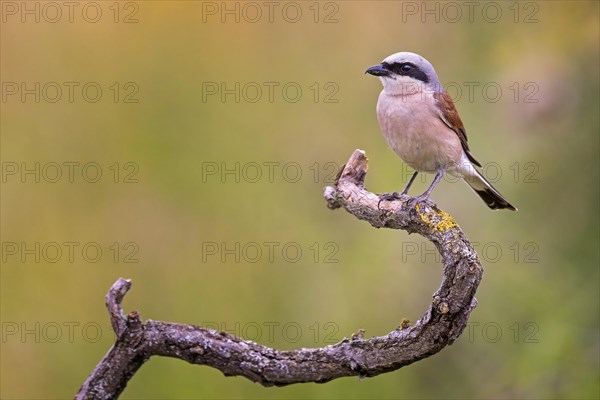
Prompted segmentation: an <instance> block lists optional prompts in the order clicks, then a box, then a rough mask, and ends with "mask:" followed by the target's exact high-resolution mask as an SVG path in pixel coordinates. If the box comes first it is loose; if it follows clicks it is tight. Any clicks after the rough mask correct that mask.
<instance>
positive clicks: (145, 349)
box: [77, 150, 483, 399]
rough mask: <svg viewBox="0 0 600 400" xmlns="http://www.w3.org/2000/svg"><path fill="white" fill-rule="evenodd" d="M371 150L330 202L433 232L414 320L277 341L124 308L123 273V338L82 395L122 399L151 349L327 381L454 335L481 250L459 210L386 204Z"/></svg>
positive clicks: (281, 378)
mask: <svg viewBox="0 0 600 400" xmlns="http://www.w3.org/2000/svg"><path fill="white" fill-rule="evenodd" d="M366 173H367V158H366V156H365V153H364V152H363V151H361V150H355V151H354V153H353V154H352V156H351V157H350V159H349V160H348V162H347V163H346V165H345V166H344V168H342V170H341V171H340V173H339V176H338V179H337V180H336V183H335V186H334V187H327V188H325V198H326V199H327V202H328V206H329V207H330V208H332V209H335V208H339V207H343V208H345V209H346V210H347V211H348V212H349V213H351V214H353V215H354V216H356V217H357V218H359V219H362V220H365V221H368V222H369V223H370V224H371V225H373V226H374V227H377V228H380V227H386V228H392V229H402V230H405V231H407V232H409V233H412V232H416V233H419V234H420V235H422V236H424V237H426V238H427V239H429V240H431V241H432V242H433V243H434V244H435V246H436V247H437V249H438V251H439V252H440V254H441V256H442V263H443V267H444V276H443V279H442V283H441V286H440V288H439V289H438V290H437V291H436V292H435V293H434V295H433V301H432V304H431V306H430V307H429V309H428V310H427V311H426V312H425V314H424V315H423V316H422V317H421V319H419V321H417V322H416V323H415V325H414V326H410V327H408V326H407V325H408V324H405V323H403V324H402V326H401V327H398V328H397V329H396V330H394V331H392V332H390V333H388V334H387V335H385V336H380V337H373V338H371V339H368V340H367V339H363V338H362V334H357V335H353V337H352V338H351V339H348V338H344V340H342V341H341V342H340V343H337V344H334V345H331V346H326V347H322V348H309V349H306V348H302V349H298V350H291V351H280V350H275V349H272V348H269V347H266V346H263V345H260V344H257V343H254V342H252V341H249V340H243V339H241V338H238V337H235V336H232V335H230V334H228V333H226V332H218V331H215V330H211V329H205V328H201V327H197V326H193V325H183V324H176V323H171V322H160V321H152V320H147V321H146V322H145V323H143V322H142V320H141V317H140V315H139V314H138V313H137V312H136V311H133V312H131V313H129V315H128V316H127V317H125V316H124V314H123V310H122V308H121V305H120V304H121V301H122V299H123V296H124V295H125V293H126V292H127V291H128V290H129V288H130V286H131V282H130V281H128V280H125V279H122V278H121V279H119V280H118V281H117V282H116V283H115V284H114V285H113V286H112V288H111V289H110V291H109V292H108V295H107V296H106V300H107V307H108V310H109V314H110V317H111V322H112V326H113V329H114V330H115V333H116V334H117V341H116V343H115V344H114V345H113V347H112V348H111V349H110V350H109V351H108V353H107V354H106V355H105V356H104V358H103V359H102V360H101V361H100V363H99V364H98V366H97V367H96V368H95V369H94V371H93V372H92V374H91V375H90V376H89V377H88V379H87V380H86V382H85V383H84V384H83V386H82V387H81V388H80V390H79V393H78V394H77V398H78V399H89V398H94V399H111V398H116V397H117V396H118V395H119V394H120V393H121V392H122V391H123V390H124V389H125V386H126V385H127V382H128V380H129V379H130V378H131V377H132V376H133V375H134V374H135V372H136V371H137V369H138V368H139V367H141V365H142V364H143V363H144V362H146V361H147V360H148V359H149V358H150V357H151V356H154V355H159V356H165V357H173V358H179V359H182V360H185V361H188V362H190V363H192V364H200V365H208V366H211V367H213V368H217V369H219V370H220V371H222V372H223V374H225V376H233V375H239V376H244V377H246V378H248V379H250V380H251V381H253V382H258V383H260V384H262V385H264V386H274V385H275V386H284V385H289V384H293V383H302V382H318V383H324V382H327V381H330V380H332V379H336V378H339V377H344V376H353V375H359V376H375V375H379V374H382V373H385V372H389V371H393V370H396V369H399V368H401V367H403V366H405V365H409V364H411V363H413V362H415V361H419V360H421V359H423V358H426V357H429V356H430V355H433V354H435V353H437V352H438V351H440V350H441V349H443V348H444V347H445V346H447V345H449V344H452V343H453V342H454V340H456V339H457V338H458V337H459V336H460V334H461V333H462V332H463V330H464V328H465V327H466V325H467V319H468V317H469V314H470V313H471V311H472V310H473V309H474V308H475V306H476V305H477V301H476V299H475V297H474V296H475V291H476V289H477V286H478V285H479V282H480V281H481V276H482V273H483V269H482V267H481V264H480V263H479V261H478V258H477V254H476V253H475V251H474V250H473V247H472V246H471V244H470V243H469V242H468V241H467V239H466V237H465V235H464V234H463V233H462V231H461V230H460V228H459V227H458V225H457V224H456V222H455V221H454V219H453V218H452V217H451V216H450V215H448V214H446V213H445V212H444V211H441V210H440V209H438V208H437V207H436V206H435V205H434V204H433V203H432V202H430V201H423V202H419V203H416V204H415V206H414V208H412V207H410V206H409V202H408V201H407V200H408V199H409V197H405V198H404V197H403V198H402V199H400V200H394V201H389V202H387V201H386V202H383V203H381V209H379V208H378V202H379V197H378V196H377V195H375V194H373V193H370V192H368V191H367V190H366V189H365V187H364V178H365V175H366Z"/></svg>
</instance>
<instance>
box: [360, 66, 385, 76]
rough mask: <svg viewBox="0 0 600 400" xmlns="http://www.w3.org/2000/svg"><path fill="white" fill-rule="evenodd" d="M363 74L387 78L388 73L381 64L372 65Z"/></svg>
mask: <svg viewBox="0 0 600 400" xmlns="http://www.w3.org/2000/svg"><path fill="white" fill-rule="evenodd" d="M365 74H370V75H374V76H388V75H389V74H390V71H389V70H387V69H385V67H384V66H383V65H381V64H377V65H373V66H372V67H371V68H369V69H368V70H366V71H365Z"/></svg>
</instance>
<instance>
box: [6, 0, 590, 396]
mask: <svg viewBox="0 0 600 400" xmlns="http://www.w3.org/2000/svg"><path fill="white" fill-rule="evenodd" d="M53 4H54V5H52V4H50V3H45V2H26V3H22V2H8V1H3V2H2V27H1V40H0V44H1V80H2V96H3V97H2V102H1V104H0V105H1V107H2V110H1V125H0V126H1V133H2V137H1V158H2V192H1V206H2V212H1V217H2V221H1V235H2V238H1V240H2V267H1V278H2V279H1V282H2V283H1V289H2V294H1V300H2V302H1V307H0V310H1V320H2V343H1V345H2V349H1V350H2V351H1V381H0V383H1V388H2V389H1V396H2V398H6V399H47V398H53V399H56V398H70V397H71V396H73V394H74V393H75V392H76V391H77V390H78V388H79V387H80V385H81V384H82V382H83V381H84V380H85V379H86V377H87V375H88V374H89V373H90V372H91V371H92V369H93V368H94V366H95V365H96V363H97V362H98V361H99V360H100V359H101V358H102V356H103V355H104V354H105V353H106V351H107V350H108V349H109V348H110V346H111V344H112V343H113V341H114V336H113V334H112V331H111V329H110V324H109V321H108V317H107V313H106V311H105V307H104V295H105V293H106V291H107V290H108V288H109V287H110V286H111V285H112V283H113V282H114V281H115V280H116V279H117V278H118V277H126V278H131V279H132V280H133V288H132V289H131V291H130V293H129V294H128V295H127V297H126V299H125V302H124V307H125V309H126V310H131V309H137V310H139V311H140V313H141V315H142V317H143V318H152V319H157V320H167V321H176V322H182V323H189V324H196V325H204V326H207V327H210V328H215V329H219V330H228V331H230V332H232V333H235V334H238V335H242V336H245V337H246V338H248V339H253V340H256V341H257V342H259V343H262V344H265V345H269V346H273V347H276V348H282V349H293V348H297V347H314V346H323V345H326V344H329V343H334V342H337V341H339V340H341V339H342V338H344V337H345V336H350V335H351V334H352V333H353V332H355V331H357V330H358V329H359V328H364V329H365V330H366V336H368V337H370V336H373V335H383V334H385V333H387V332H389V331H391V330H393V329H394V328H396V326H397V325H398V324H399V323H400V321H401V319H402V318H408V319H410V320H411V321H416V320H417V319H418V318H419V317H420V316H421V315H422V314H423V312H424V311H425V310H426V308H427V306H428V304H429V302H430V301H431V294H432V293H433V292H434V291H435V289H436V288H437V286H438V284H439V281H440V277H441V270H440V265H439V260H438V259H437V257H436V255H435V251H434V248H433V246H432V245H431V244H429V243H427V242H425V241H423V240H421V238H419V237H417V236H415V235H411V236H409V235H407V234H406V233H405V232H400V231H390V230H376V229H373V228H371V227H370V226H369V225H368V224H366V223H364V222H361V221H358V220H356V219H355V218H354V217H352V216H350V215H348V214H347V213H345V212H344V211H341V210H337V211H335V212H332V211H330V210H328V209H327V207H326V204H325V201H324V200H323V198H322V189H323V187H324V186H325V185H326V184H328V183H330V181H331V178H332V176H333V174H334V173H335V172H336V171H337V167H338V166H340V165H341V164H343V163H344V162H345V161H346V160H347V158H348V157H349V155H350V154H351V152H352V151H353V150H354V149H355V148H361V149H364V150H366V151H367V155H368V156H369V159H370V164H369V167H370V169H369V174H368V176H367V181H366V184H367V187H368V188H369V189H370V190H372V191H375V192H379V193H381V192H390V191H394V190H398V189H401V188H402V187H403V185H404V184H405V182H406V180H407V178H408V177H409V175H410V171H409V170H408V168H407V167H405V166H404V165H403V163H402V162H401V161H400V160H399V159H398V158H397V157H396V155H395V154H394V153H393V152H392V151H391V150H390V149H389V148H387V146H386V144H385V142H384V140H383V138H382V137H381V135H380V133H379V128H378V125H377V120H376V116H375V104H376V101H377V96H378V94H379V92H380V90H381V85H380V83H379V82H378V80H377V79H375V78H374V77H371V76H368V75H364V71H365V69H366V68H367V67H369V66H371V65H373V64H376V63H378V62H380V61H381V60H382V59H383V58H384V57H386V56H388V55H389V54H391V53H395V52H397V51H414V52H418V53H420V54H421V55H423V56H424V57H426V58H427V59H429V60H430V61H431V62H432V64H433V65H434V66H435V67H436V69H437V72H438V75H439V76H440V79H441V81H442V82H443V83H444V84H446V85H447V87H448V92H449V93H450V94H451V95H452V96H453V97H454V98H455V100H456V105H457V108H458V109H459V111H460V113H461V116H462V119H463V122H464V123H465V125H466V127H467V131H468V134H469V140H470V142H469V143H470V145H471V148H472V150H473V154H474V155H475V156H476V157H477V158H478V159H479V160H480V161H482V162H483V163H485V167H486V168H485V169H484V173H485V174H486V175H488V177H490V179H492V180H493V182H494V184H495V186H496V187H498V188H499V189H500V190H501V192H502V193H503V194H504V195H506V197H507V198H508V199H510V201H511V202H513V203H514V204H515V205H516V206H517V207H518V208H519V212H517V213H511V212H491V211H490V210H488V209H487V207H486V206H485V205H484V204H483V203H482V202H481V201H480V200H479V199H478V198H477V196H475V195H474V194H473V193H472V192H471V191H470V190H469V189H467V187H466V186H465V185H464V184H463V183H460V182H459V183H453V182H450V181H449V180H446V182H443V183H442V184H440V185H439V186H438V187H437V188H436V190H435V191H434V193H433V196H432V197H433V199H434V200H435V201H437V202H438V204H439V205H440V206H441V207H442V208H443V209H445V210H446V211H448V212H450V213H451V214H452V215H453V216H454V217H455V218H456V219H457V221H458V222H459V224H460V226H461V227H462V228H463V230H464V231H465V232H466V234H467V235H468V237H469V238H470V239H471V241H472V242H473V243H474V244H475V246H476V248H477V250H478V251H479V252H480V256H481V259H482V263H483V265H484V268H485V274H484V279H483V281H482V283H481V286H480V288H479V291H478V293H477V298H478V300H479V306H478V307H477V309H476V310H475V311H474V313H473V314H472V317H471V320H470V325H469V327H468V329H467V330H466V331H465V333H464V334H463V336H462V337H461V339H460V340H459V341H458V342H456V343H455V344H454V345H452V346H450V347H448V348H447V349H445V350H444V351H442V352H441V353H439V354H437V355H435V356H433V357H430V358H428V359H426V360H423V361H421V362H418V363H416V364H413V365H411V366H409V367H406V368H403V369H401V370H399V371H396V372H392V373H388V374H385V375H382V376H378V377H375V378H369V379H363V380H359V379H357V378H344V379H338V380H335V381H333V382H330V383H327V384H323V385H317V384H305V385H293V386H290V387H284V388H263V387H261V386H260V385H257V384H253V383H251V382H249V381H248V380H246V379H244V378H239V377H238V378H226V377H224V376H222V374H221V373H220V372H218V371H217V370H214V369H211V368H208V367H202V366H192V365H189V364H186V363H184V362H182V361H179V360H173V359H166V358H153V359H152V360H150V362H148V363H147V364H145V365H144V366H143V367H142V368H141V370H140V371H139V372H138V373H137V374H136V375H135V377H134V378H133V379H132V380H131V382H130V384H129V386H128V387H127V389H126V391H125V392H124V393H123V398H129V399H134V398H135V399H150V398H153V399H167V398H168V399H184V398H185V399H192V398H214V399H225V398H256V399H258V398H261V399H263V398H290V399H296V398H307V397H310V398H356V399H361V398H411V399H420V398H440V399H442V398H443V399H449V398H457V399H458V398H460V399H465V398H473V399H559V398H560V399H571V398H577V399H588V398H598V397H599V396H600V394H599V357H600V346H599V317H598V315H599V312H598V311H599V295H598V293H599V276H598V265H599V259H598V239H599V237H598V236H599V235H598V225H599V217H598V204H599V193H598V182H599V176H598V175H599V165H598V154H599V140H598V137H599V136H598V132H599V121H598V120H599V112H598V111H599V101H598V99H599V80H600V79H599V39H598V38H599V5H598V4H599V3H598V2H595V1H551V2H550V1H548V2H521V3H515V2H492V3H488V2H474V3H472V4H474V5H472V6H469V5H465V4H464V3H461V2H454V3H443V2H442V3H440V2H427V3H422V2H394V1H334V2H313V1H310V2H296V3H292V4H291V5H290V4H288V2H275V3H274V5H273V6H272V7H273V8H272V9H271V10H272V13H271V14H269V10H270V9H269V7H271V6H268V5H266V4H265V3H264V2H254V3H247V2H227V3H222V2H194V1H138V2H117V3H115V2H112V1H111V2H102V1H100V2H97V3H93V5H92V6H86V3H79V2H76V4H75V6H73V7H74V8H73V9H72V13H71V14H70V11H69V10H70V9H69V8H68V7H67V6H64V5H61V3H60V2H58V3H53ZM56 4H58V8H57V6H56ZM26 7H27V9H29V10H34V11H33V14H28V13H27V12H26ZM469 7H473V8H469ZM36 10H37V11H36ZM57 10H58V11H60V15H59V14H57V12H58V11H57ZM98 10H99V12H100V14H98ZM228 10H229V11H231V12H230V13H228ZM257 12H260V15H259V14H257ZM36 19H39V21H36ZM236 19H237V21H236ZM36 83H37V84H39V88H38V87H37V86H36ZM236 83H239V89H236ZM23 85H24V86H23ZM222 85H224V86H222ZM57 87H58V88H61V89H62V90H61V92H60V93H59V92H58V91H57ZM70 87H71V88H73V92H72V93H69V88H70ZM257 87H258V88H260V89H261V92H258V91H257ZM98 88H100V90H101V96H98V95H97V94H96V91H97V89H98ZM269 88H272V92H270V89H269ZM298 88H299V89H300V91H301V92H300V91H298ZM469 88H472V90H471V89H469ZM28 90H29V92H28ZM223 90H225V91H226V92H225V93H223ZM215 91H216V93H215ZM227 91H228V92H227ZM28 93H29V94H28ZM36 96H38V97H39V98H37V99H36ZM236 96H237V98H236ZM36 163H37V164H36ZM77 163H78V164H77ZM57 165H58V169H57ZM70 165H71V166H72V167H69V166H70ZM84 167H85V168H84ZM69 168H73V169H72V175H70V174H69V172H70V171H71V170H70V169H69ZM27 170H33V171H34V172H32V173H27ZM36 170H37V171H38V172H37V174H39V176H36V172H35V171H36ZM98 171H100V172H101V173H102V176H101V177H100V178H98V181H97V182H95V183H92V182H89V181H94V180H96V179H97V178H96V174H97V172H98ZM57 172H60V174H61V175H60V176H58V177H57V175H56V174H57ZM430 181H431V176H430V177H428V180H426V181H418V182H417V184H416V186H414V189H413V191H412V192H411V193H420V191H422V190H424V189H425V188H426V187H427V185H428V184H429V182H430ZM36 246H37V247H36ZM70 249H72V253H70ZM98 249H100V251H101V254H96V252H97V251H98ZM269 249H273V252H272V253H270V251H269ZM58 250H60V253H58V252H57V251H58ZM298 250H300V251H301V253H298Z"/></svg>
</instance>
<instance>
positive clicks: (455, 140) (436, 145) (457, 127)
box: [366, 52, 516, 211]
mask: <svg viewBox="0 0 600 400" xmlns="http://www.w3.org/2000/svg"><path fill="white" fill-rule="evenodd" d="M366 73H368V74H371V75H375V76H377V77H379V79H381V82H382V83H383V90H382V91H381V94H380V95H379V101H378V102H377V119H378V121H379V127H380V129H381V132H382V133H383V136H384V137H385V139H386V141H387V143H388V144H389V146H390V147H391V148H392V150H394V151H395V152H396V154H398V155H399V156H400V158H402V160H404V162H405V163H407V164H408V165H409V166H410V167H411V168H412V169H414V170H415V172H414V174H413V175H412V177H411V178H410V180H409V182H408V184H407V185H406V187H405V188H404V190H403V191H402V193H401V195H405V194H406V193H407V192H408V189H409V188H410V185H411V184H412V183H413V181H414V180H415V177H416V176H417V174H418V173H419V172H428V173H435V174H436V176H435V178H434V180H433V183H432V184H431V186H429V188H428V189H427V190H426V191H425V193H423V194H422V195H420V196H417V197H416V198H415V201H417V200H424V199H427V198H429V195H430V194H431V191H432V190H433V188H434V187H435V186H436V185H437V184H438V182H439V181H440V180H441V179H442V177H443V175H444V173H448V174H450V175H453V176H456V177H458V178H462V179H464V181H465V182H466V183H467V184H468V185H469V186H470V187H471V188H472V189H473V190H475V193H477V194H478V195H479V197H481V198H482V199H483V201H485V203H486V204H487V205H488V207H490V208H491V209H494V210H496V209H502V208H507V209H509V210H513V211H516V208H515V207H514V206H513V205H511V204H510V203H509V202H508V201H507V200H506V199H505V198H504V197H503V196H502V195H501V194H500V193H499V192H498V191H497V190H496V189H495V188H494V187H493V186H492V185H491V184H490V183H489V182H488V181H487V180H486V179H485V178H484V177H483V176H482V175H481V174H480V173H479V172H478V171H477V170H476V169H475V167H474V166H473V164H475V165H476V166H478V167H481V164H480V163H479V162H478V161H477V160H476V159H475V158H474V157H473V156H472V155H471V153H470V151H469V145H468V144H467V133H466V131H465V128H464V126H463V123H462V121H461V120H460V117H459V115H458V111H456V107H454V103H453V102H452V99H451V98H450V96H448V94H447V93H446V92H445V91H444V89H443V88H442V85H441V84H440V81H439V79H438V77H437V74H436V73H435V70H434V69H433V66H432V65H431V64H430V63H429V61H427V60H426V59H424V58H423V57H421V56H420V55H418V54H414V53H407V52H403V53H396V54H392V55H391V56H389V57H388V58H386V59H385V60H383V62H382V63H381V64H379V65H375V66H373V67H371V68H369V69H367V71H366ZM399 197H400V195H398V193H393V194H391V195H389V194H386V195H384V196H382V197H381V198H382V200H390V199H395V198H399Z"/></svg>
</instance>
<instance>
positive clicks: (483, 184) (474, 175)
mask: <svg viewBox="0 0 600 400" xmlns="http://www.w3.org/2000/svg"><path fill="white" fill-rule="evenodd" d="M464 180H465V182H467V184H468V185H469V186H470V187H471V189H473V190H474V191H475V193H477V194H478V195H479V197H481V199H482V200H483V201H485V204H487V206H488V207H489V208H491V209H492V210H500V209H503V208H508V209H509V210H512V211H517V209H516V207H514V206H513V205H512V204H510V203H509V202H508V200H506V199H505V198H504V196H502V195H501V194H500V192H498V191H497V190H496V188H494V187H493V186H492V184H491V183H489V182H488V181H487V180H486V179H485V178H484V177H483V175H481V173H480V172H479V171H477V170H476V169H475V168H472V169H471V173H470V174H469V176H465V177H464Z"/></svg>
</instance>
